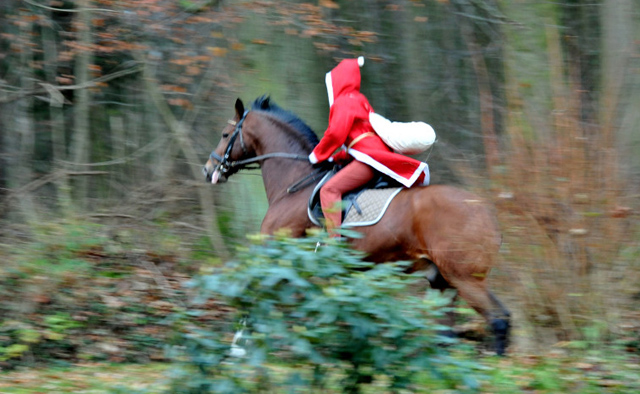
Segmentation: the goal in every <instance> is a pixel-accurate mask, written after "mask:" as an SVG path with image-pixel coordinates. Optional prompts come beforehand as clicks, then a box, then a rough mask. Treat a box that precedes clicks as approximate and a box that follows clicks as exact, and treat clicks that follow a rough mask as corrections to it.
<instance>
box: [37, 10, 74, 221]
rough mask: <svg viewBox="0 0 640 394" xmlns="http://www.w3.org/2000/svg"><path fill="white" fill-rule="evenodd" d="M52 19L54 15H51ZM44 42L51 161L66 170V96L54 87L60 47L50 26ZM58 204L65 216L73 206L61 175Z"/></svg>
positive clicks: (64, 178)
mask: <svg viewBox="0 0 640 394" xmlns="http://www.w3.org/2000/svg"><path fill="white" fill-rule="evenodd" d="M50 18H51V19H52V17H51V16H50ZM42 44H43V50H44V51H43V54H44V71H45V77H46V80H47V82H48V83H49V84H50V85H51V89H50V91H49V116H50V120H51V150H52V154H51V161H52V163H53V171H64V170H65V168H64V166H63V164H62V161H66V160H67V141H66V136H65V129H64V113H63V106H64V102H65V98H64V96H63V95H62V93H60V91H59V90H57V89H55V88H53V86H55V85H57V81H56V75H57V69H58V60H57V58H58V48H57V43H56V37H55V31H54V30H53V29H52V28H51V27H50V26H43V28H42ZM56 187H57V190H56V191H57V199H58V206H59V207H60V209H61V211H62V213H63V216H67V214H68V213H69V208H70V206H71V194H70V186H69V178H68V177H67V176H66V175H61V176H60V177H58V179H57V180H56Z"/></svg>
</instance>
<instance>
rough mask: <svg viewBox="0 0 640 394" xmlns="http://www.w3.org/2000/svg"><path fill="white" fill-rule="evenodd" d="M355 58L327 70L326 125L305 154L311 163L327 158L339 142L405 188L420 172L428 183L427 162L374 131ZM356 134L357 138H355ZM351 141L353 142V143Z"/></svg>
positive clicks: (350, 152)
mask: <svg viewBox="0 0 640 394" xmlns="http://www.w3.org/2000/svg"><path fill="white" fill-rule="evenodd" d="M358 64H359V63H358V60H356V59H346V60H343V61H342V62H340V64H338V65H337V66H336V67H335V68H334V69H333V70H332V71H331V72H329V73H327V77H326V83H327V91H328V93H329V105H330V107H331V109H330V113H329V127H328V128H327V130H326V131H325V132H324V136H323V137H322V139H321V140H320V143H318V145H317V146H316V147H315V149H314V150H313V152H311V154H310V155H309V160H310V161H311V162H312V163H317V162H321V161H325V160H328V159H329V158H330V157H331V155H332V154H333V153H334V152H335V151H336V150H337V149H339V148H341V147H342V146H343V145H344V146H346V147H348V149H347V153H348V154H349V155H351V156H352V157H353V158H354V159H356V160H358V161H360V162H363V163H366V164H368V165H370V166H371V167H373V168H375V169H376V170H378V171H380V172H382V173H383V174H386V175H388V176H390V177H392V178H393V179H395V180H396V181H398V182H400V183H401V184H403V185H404V186H406V187H411V186H412V185H413V184H414V183H415V182H416V180H417V179H418V178H419V177H420V175H421V174H422V173H423V172H424V173H425V177H424V182H423V184H428V182H429V167H428V166H427V163H423V162H421V161H419V160H416V159H413V158H411V157H407V156H404V155H401V154H397V153H394V152H393V151H392V150H391V148H389V147H388V146H387V145H386V144H385V143H384V142H383V141H382V139H380V137H378V135H377V134H375V131H374V130H373V128H372V127H371V124H370V123H369V112H372V111H373V109H372V108H371V105H370V104H369V101H368V100H367V98H366V97H365V96H364V95H363V94H362V93H360V68H359V65H358ZM365 133H367V134H366V136H363V135H364V134H365ZM360 136H363V137H361V138H360V139H358V138H359V137H360ZM354 141H355V143H354Z"/></svg>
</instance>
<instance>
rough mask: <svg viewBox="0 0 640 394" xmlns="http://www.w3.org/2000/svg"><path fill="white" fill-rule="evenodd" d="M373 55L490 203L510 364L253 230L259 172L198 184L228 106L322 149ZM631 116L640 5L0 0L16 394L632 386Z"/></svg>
mask: <svg viewBox="0 0 640 394" xmlns="http://www.w3.org/2000/svg"><path fill="white" fill-rule="evenodd" d="M359 56H363V57H364V58H365V64H364V66H363V67H362V68H361V69H360V70H361V74H362V86H361V91H362V93H363V94H364V95H365V96H366V97H367V98H368V99H369V101H370V103H371V105H372V107H373V108H375V110H376V112H378V113H380V114H382V115H384V116H386V117H387V118H389V119H392V120H395V121H401V122H410V121H423V122H426V123H428V124H429V125H431V126H432V127H433V129H434V130H435V132H436V135H437V142H436V143H435V144H434V145H433V147H432V148H431V149H429V150H428V151H426V152H424V153H421V154H418V155H415V156H413V157H415V158H417V159H419V160H422V161H425V162H427V163H428V164H429V168H430V173H431V184H448V185H455V186H457V187H459V188H462V189H465V190H468V191H471V192H473V193H475V194H477V195H479V196H481V198H482V199H484V200H486V201H488V202H490V205H491V207H492V211H493V212H494V213H495V215H496V217H497V221H498V224H499V228H500V233H501V237H502V245H501V247H500V251H499V254H498V258H497V261H496V262H495V265H494V267H493V269H492V270H491V273H490V275H489V277H488V278H487V281H488V283H489V284H490V287H491V289H492V291H493V292H494V293H495V295H496V296H497V297H498V298H500V299H501V300H502V302H503V303H504V304H505V305H506V306H507V307H508V309H509V310H510V311H511V341H510V344H509V347H508V350H507V353H506V356H505V357H497V356H496V355H495V354H494V353H493V352H492V345H491V341H492V338H491V332H490V328H489V327H488V326H487V325H486V322H485V320H484V319H482V317H481V316H480V315H478V314H477V313H476V312H475V311H474V310H473V309H472V308H471V307H470V306H469V305H467V304H466V303H465V302H464V301H462V300H460V299H457V300H454V301H453V303H452V298H451V297H452V294H450V293H448V292H445V293H443V294H441V293H440V292H437V291H431V290H429V291H426V290H425V289H426V288H428V287H429V286H428V283H426V282H425V281H424V279H422V280H420V279H417V278H416V276H411V275H406V274H405V273H404V271H403V269H402V267H403V266H402V264H399V265H398V264H381V265H379V266H375V267H373V266H370V265H368V263H366V262H365V261H366V256H362V255H360V254H359V253H357V252H355V251H353V250H351V248H349V247H348V245H344V244H341V243H335V242H333V241H331V240H327V238H326V237H325V236H326V234H324V233H323V232H322V231H321V229H318V230H317V231H311V232H310V234H309V236H308V238H303V239H290V238H288V237H287V236H286V234H279V235H277V236H275V237H272V238H265V237H264V236H262V235H259V234H258V233H259V231H260V226H261V222H262V220H263V218H264V216H265V213H266V211H267V208H268V202H267V196H266V193H265V188H264V185H263V179H262V177H261V171H260V169H251V170H247V171H241V172H238V173H237V174H235V175H234V176H233V177H231V178H230V179H229V181H228V182H226V183H224V184H217V185H211V184H210V183H209V182H207V181H206V179H205V176H204V175H203V173H202V168H203V166H204V164H205V162H206V161H207V160H208V159H209V155H210V154H211V151H212V150H213V149H214V148H215V147H216V146H217V145H218V142H219V141H220V139H221V138H222V134H223V129H225V127H227V125H228V122H229V120H230V119H232V118H233V117H234V115H235V109H234V103H235V102H236V99H237V98H240V99H241V100H242V101H243V102H244V103H245V105H246V106H249V105H250V103H252V102H253V101H254V100H255V99H256V98H258V97H262V96H265V95H266V96H268V97H269V98H270V100H271V102H274V103H277V105H278V106H280V107H282V108H284V109H286V110H288V111H290V112H292V113H294V114H295V115H297V116H298V117H299V118H300V119H302V120H303V121H304V122H305V123H306V124H307V125H308V126H309V127H310V128H311V129H312V130H313V131H314V132H315V134H316V135H317V136H318V137H319V138H321V137H322V135H323V132H324V131H325V130H326V128H327V123H328V118H329V102H328V101H327V91H326V87H325V74H326V73H327V72H328V71H330V70H331V69H332V68H333V67H335V66H336V65H337V64H338V63H339V62H340V61H341V60H343V59H348V58H357V57H359ZM638 108H640V2H638V1H637V0H559V1H534V0H517V1H516V0H359V1H349V0H313V1H304V0H136V1H125V0H2V1H1V2H0V262H1V264H0V392H2V393H5V392H6V393H39V392H123V393H125V392H126V393H132V392H140V393H160V392H175V393H183V392H184V393H209V392H225V393H240V392H245V393H246V392H329V393H333V392H354V393H355V392H364V393H377V392H404V393H408V392H425V393H426V392H440V393H453V392H491V393H514V392H528V393H530V392H535V393H557V392H565V393H603V392H606V393H631V392H639V391H640V378H639V377H638V376H640V370H639V365H640V216H639V214H638V212H639V209H640V204H639V202H640V198H639V197H640V155H639V154H638V153H639V152H640V112H639V111H638ZM316 243H319V244H323V245H325V247H324V249H323V250H322V251H321V253H320V254H318V253H316V252H317V251H318V248H317V246H315V245H316ZM363 268H367V269H366V270H363ZM239 288H242V289H244V292H240V291H239V290H238V289H239ZM398 305H399V306H400V307H397V306H398ZM452 305H453V306H452ZM249 311H251V312H250V313H249ZM451 312H455V319H456V325H455V327H454V331H456V332H458V333H460V335H458V336H457V337H455V338H448V337H447V338H445V337H444V336H442V335H440V334H439V333H440V332H441V329H442V327H441V326H440V323H439V322H440V321H441V320H442V318H443V317H444V316H445V315H449V314H450V313H451ZM329 315H331V316H332V317H331V318H329V317H327V316H329ZM261 319H262V320H261ZM267 322H268V324H267ZM248 324H249V325H253V326H252V327H253V329H252V330H249V329H247V330H245V331H246V332H245V344H244V345H243V346H246V347H247V350H248V351H249V353H248V355H247V356H246V357H244V358H239V359H238V360H235V361H233V360H232V361H229V349H230V347H231V345H232V343H233V344H234V345H233V346H235V343H236V342H235V341H236V339H237V338H236V339H234V333H238V332H240V331H242V330H244V329H245V328H247V325H248ZM267 326H269V327H274V328H269V329H267V328H264V327H267ZM247 338H249V340H247Z"/></svg>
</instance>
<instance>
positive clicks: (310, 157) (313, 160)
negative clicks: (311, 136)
mask: <svg viewBox="0 0 640 394" xmlns="http://www.w3.org/2000/svg"><path fill="white" fill-rule="evenodd" d="M309 161H310V162H311V164H316V163H317V162H318V158H317V157H316V154H315V153H314V152H311V154H310V155H309Z"/></svg>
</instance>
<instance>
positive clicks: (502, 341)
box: [491, 319, 511, 356]
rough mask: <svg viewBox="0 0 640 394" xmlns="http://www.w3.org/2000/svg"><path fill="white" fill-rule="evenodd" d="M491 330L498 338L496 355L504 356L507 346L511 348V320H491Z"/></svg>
mask: <svg viewBox="0 0 640 394" xmlns="http://www.w3.org/2000/svg"><path fill="white" fill-rule="evenodd" d="M491 329H492V330H493V334H494V335H495V338H496V339H495V341H496V342H495V346H496V354H497V355H498V356H504V353H505V351H506V350H507V346H509V331H510V329H511V324H509V320H507V319H493V320H491Z"/></svg>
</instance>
